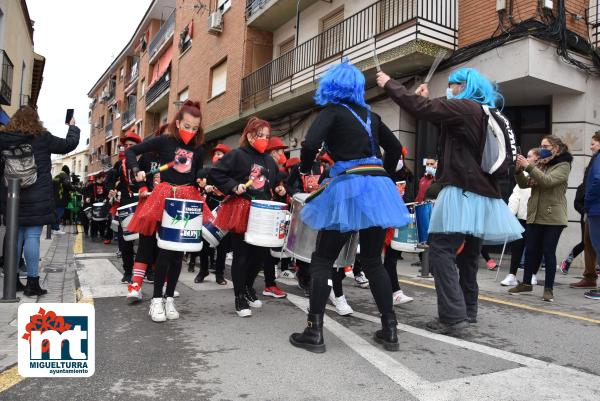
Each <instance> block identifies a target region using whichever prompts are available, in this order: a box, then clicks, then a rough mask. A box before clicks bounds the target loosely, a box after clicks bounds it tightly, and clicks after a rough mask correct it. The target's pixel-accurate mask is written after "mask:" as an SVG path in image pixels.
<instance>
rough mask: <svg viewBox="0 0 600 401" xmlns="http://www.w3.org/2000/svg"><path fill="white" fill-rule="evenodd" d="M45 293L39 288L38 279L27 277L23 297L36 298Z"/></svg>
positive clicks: (45, 292)
mask: <svg viewBox="0 0 600 401" xmlns="http://www.w3.org/2000/svg"><path fill="white" fill-rule="evenodd" d="M47 293H48V291H46V290H44V289H43V288H42V287H40V278H39V277H27V285H26V286H25V288H24V289H23V295H25V296H28V297H36V296H40V295H44V294H47Z"/></svg>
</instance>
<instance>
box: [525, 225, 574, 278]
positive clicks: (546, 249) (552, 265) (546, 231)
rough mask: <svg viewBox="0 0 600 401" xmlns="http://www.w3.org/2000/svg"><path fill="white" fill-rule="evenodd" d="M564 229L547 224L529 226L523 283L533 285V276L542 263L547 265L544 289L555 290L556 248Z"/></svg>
mask: <svg viewBox="0 0 600 401" xmlns="http://www.w3.org/2000/svg"><path fill="white" fill-rule="evenodd" d="M563 228H564V227H562V226H550V225H545V224H528V225H527V252H526V253H525V274H524V275H523V282H524V283H525V284H531V276H532V274H535V269H536V268H538V267H539V265H540V263H541V262H542V256H543V257H544V262H545V264H546V277H545V282H544V288H549V289H552V288H554V276H555V275H556V246H557V245H558V240H559V238H560V234H561V233H562V230H563Z"/></svg>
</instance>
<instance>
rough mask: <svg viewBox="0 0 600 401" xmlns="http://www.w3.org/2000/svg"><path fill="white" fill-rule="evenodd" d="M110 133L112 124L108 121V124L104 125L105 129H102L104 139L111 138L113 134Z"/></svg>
mask: <svg viewBox="0 0 600 401" xmlns="http://www.w3.org/2000/svg"><path fill="white" fill-rule="evenodd" d="M112 131H113V122H112V121H109V122H108V123H107V124H106V127H104V137H105V138H110V137H112V134H113V132H112Z"/></svg>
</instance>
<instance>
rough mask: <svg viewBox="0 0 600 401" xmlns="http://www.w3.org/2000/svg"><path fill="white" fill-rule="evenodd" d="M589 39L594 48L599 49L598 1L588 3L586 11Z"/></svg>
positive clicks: (599, 16)
mask: <svg viewBox="0 0 600 401" xmlns="http://www.w3.org/2000/svg"><path fill="white" fill-rule="evenodd" d="M587 15H588V25H589V26H590V39H591V41H592V44H593V45H594V46H595V47H600V0H592V1H590V8H588V10H587Z"/></svg>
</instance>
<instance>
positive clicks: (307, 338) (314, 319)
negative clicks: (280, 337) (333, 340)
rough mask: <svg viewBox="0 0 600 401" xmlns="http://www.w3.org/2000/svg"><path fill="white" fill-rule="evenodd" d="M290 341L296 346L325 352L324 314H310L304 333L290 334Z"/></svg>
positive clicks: (318, 352)
mask: <svg viewBox="0 0 600 401" xmlns="http://www.w3.org/2000/svg"><path fill="white" fill-rule="evenodd" d="M290 342H291V343H292V345H293V346H294V347H298V348H304V349H305V350H307V351H310V352H314V353H317V354H321V353H323V352H325V342H324V341H323V315H322V314H321V315H316V314H313V313H309V314H308V319H307V321H306V328H305V329H304V331H303V332H302V333H294V334H292V335H291V336H290Z"/></svg>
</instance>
